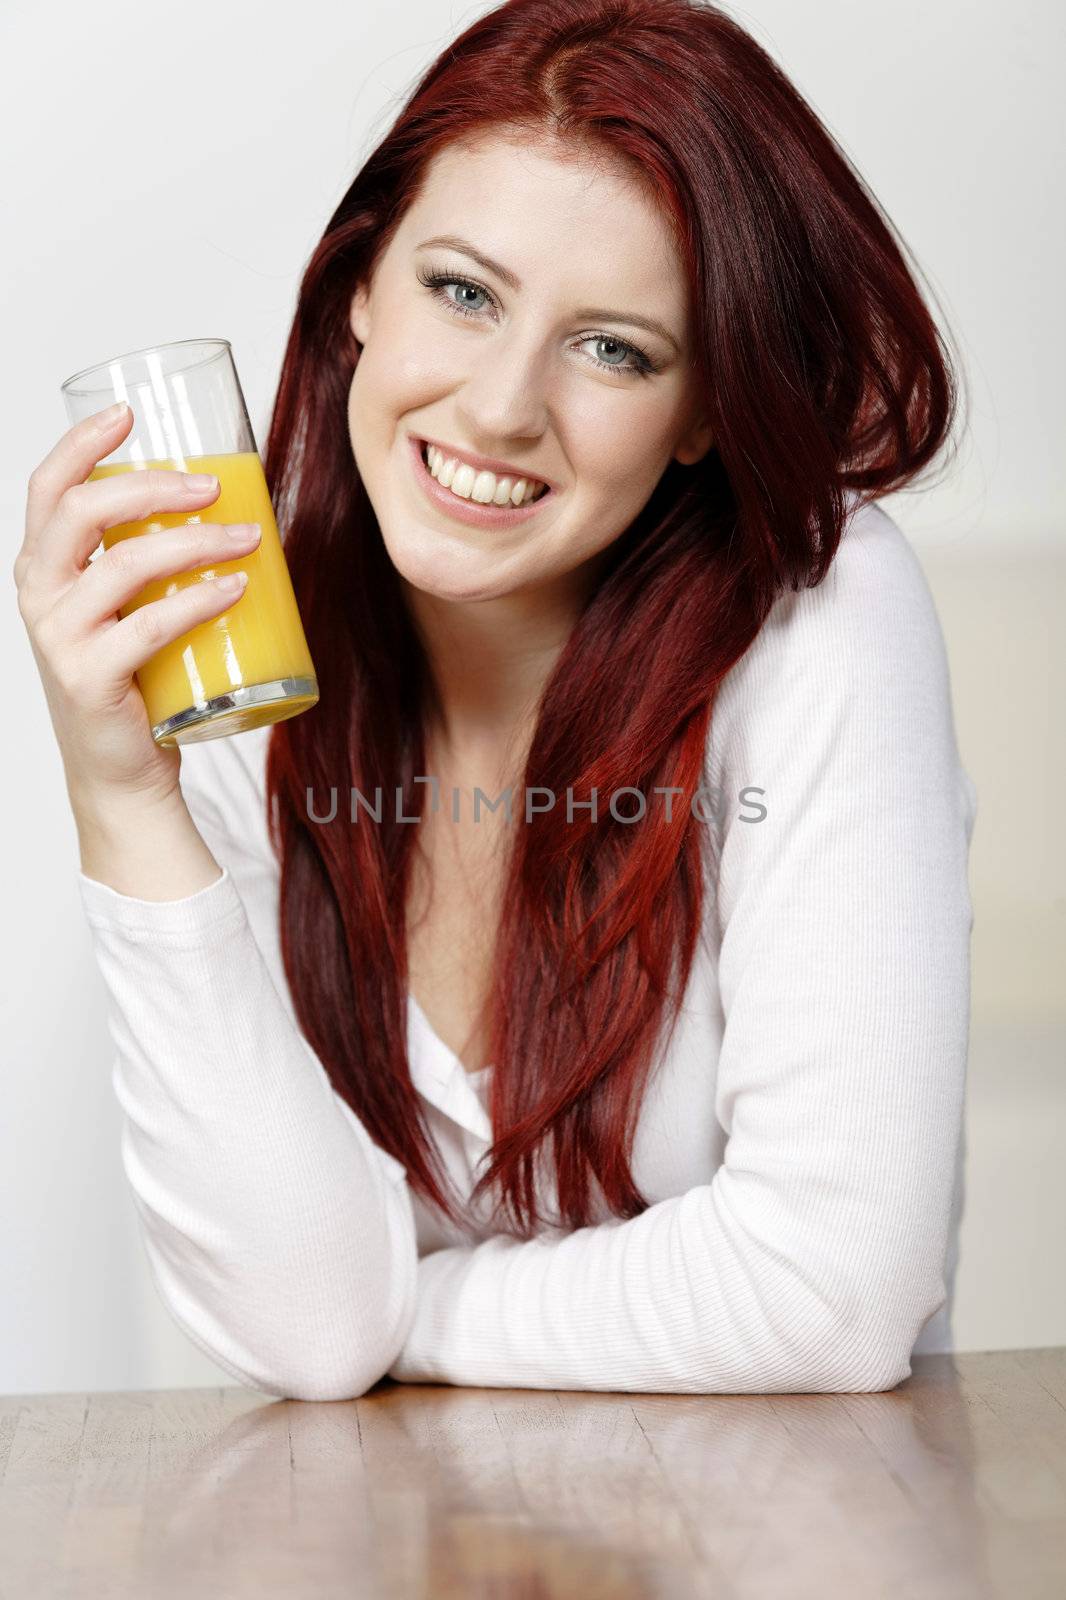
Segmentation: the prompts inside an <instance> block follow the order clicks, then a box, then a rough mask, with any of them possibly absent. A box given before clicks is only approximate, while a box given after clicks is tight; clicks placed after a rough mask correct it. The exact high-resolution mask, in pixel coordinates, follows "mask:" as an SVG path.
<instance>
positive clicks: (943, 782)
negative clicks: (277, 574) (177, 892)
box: [78, 506, 976, 1400]
mask: <svg viewBox="0 0 1066 1600" xmlns="http://www.w3.org/2000/svg"><path fill="white" fill-rule="evenodd" d="M269 736H270V729H269V728H264V729H259V730H255V731H252V732H248V733H244V734H238V735H234V736H231V737H229V738H225V739H218V740H214V741H211V742H208V743H206V744H201V745H193V746H187V747H186V748H185V749H184V751H183V756H182V765H181V784H182V789H183V792H184V794H185V797H186V800H187V803H188V805H189V808H190V811H191V813H192V815H193V818H194V820H195V821H196V823H197V825H198V826H199V828H200V829H201V831H202V833H203V836H204V838H205V840H206V842H207V844H208V845H209V847H210V849H211V851H212V853H213V854H214V856H215V858H216V860H217V861H218V863H219V867H220V869H221V875H220V877H219V878H218V879H217V880H216V881H215V882H214V883H212V884H211V885H210V886H209V887H207V888H205V889H202V890H200V891H199V892H198V893H197V894H193V895H190V896H188V897H187V898H184V899H180V900H174V901H145V900H140V899H136V898H134V897H131V896H128V895H123V894H119V893H117V892H116V891H115V890H113V889H112V888H110V887H109V886H107V885H105V884H102V883H99V882H97V881H96V880H94V879H92V878H89V877H87V876H86V875H85V874H84V873H82V872H79V873H78V878H79V883H80V889H81V894H82V897H83V902H84V906H85V910H86V914H87V917H88V921H89V924H90V927H91V930H92V939H93V948H94V951H95V955H96V957H97V960H98V962H99V966H100V969H101V972H102V975H103V979H104V982H105V985H106V990H107V995H108V1002H109V1004H108V1017H109V1029H110V1033H111V1036H112V1039H113V1043H114V1048H115V1051H116V1055H115V1058H114V1067H113V1075H112V1081H113V1084H114V1088H115V1091H116V1093H117V1095H118V1098H119V1101H120V1103H121V1105H122V1108H123V1110H124V1112H125V1118H124V1123H123V1141H122V1158H123V1164H124V1168H125V1171H126V1174H127V1176H128V1178H129V1182H130V1184H131V1186H132V1191H133V1195H134V1198H135V1201H136V1205H137V1208H138V1211H139V1214H140V1217H141V1220H142V1223H143V1238H144V1242H145V1246H146V1249H147V1255H148V1260H149V1263H150V1266H151V1270H152V1274H153V1278H154V1281H155V1283H156V1285H157V1287H158V1289H159V1291H160V1293H161V1295H162V1297H163V1300H164V1301H165V1303H166V1305H167V1306H168V1307H169V1309H170V1311H171V1313H172V1315H173V1316H174V1318H175V1319H176V1321H177V1322H178V1323H179V1324H180V1326H181V1327H182V1328H183V1329H184V1330H185V1332H186V1333H187V1334H188V1336H189V1337H190V1338H191V1339H192V1340H193V1341H194V1343H195V1344H197V1345H198V1346H199V1347H200V1348H201V1349H203V1350H204V1351H206V1352H207V1354H208V1355H209V1356H211V1357H212V1358H213V1359H214V1360H215V1361H216V1362H217V1363H218V1365H219V1366H221V1367H222V1368H224V1369H225V1370H226V1371H227V1372H229V1373H231V1374H232V1375H233V1376H234V1377H235V1378H237V1379H238V1380H240V1381H241V1382H242V1383H246V1384H249V1385H251V1386H253V1387H255V1388H257V1389H259V1390H262V1391H264V1392H266V1393H268V1394H276V1395H285V1396H288V1397H292V1398H296V1399H309V1400H315V1399H318V1400H328V1399H338V1398H345V1397H351V1396H356V1395H359V1394H362V1393H364V1392H365V1390H366V1389H368V1388H369V1387H370V1386H371V1385H372V1384H374V1383H375V1382H376V1381H377V1380H378V1379H380V1378H381V1377H382V1376H383V1375H385V1374H386V1373H388V1374H390V1375H391V1376H392V1377H394V1378H396V1379H399V1380H401V1381H415V1382H442V1383H451V1384H472V1385H485V1386H494V1387H521V1388H535V1389H544V1388H547V1389H578V1390H580V1389H592V1390H617V1391H635V1392H640V1391H645V1392H656V1391H668V1392H680V1393H717V1392H724V1393H744V1392H759V1391H764V1392H772V1391H835V1390H840V1391H849V1390H851V1391H864V1390H879V1389H887V1388H891V1387H893V1386H894V1385H895V1384H897V1383H899V1382H900V1381H901V1380H902V1379H904V1378H906V1377H907V1376H908V1375H909V1373H910V1370H911V1367H910V1355H911V1353H912V1351H920V1350H943V1349H950V1348H951V1343H952V1340H951V1330H950V1320H949V1318H950V1309H951V1300H952V1294H953V1288H954V1275H955V1264H956V1260H957V1250H958V1225H959V1218H960V1214H961V1205H962V1197H963V1177H962V1163H963V1157H964V1140H963V1102H964V1085H965V1072H966V1056H967V1041H968V1023H969V995H970V933H971V927H972V912H971V902H970V895H969V886H968V850H969V843H970V839H971V835H972V829H973V823H974V816H975V810H976V795H975V790H974V786H973V784H972V783H971V781H970V778H969V777H968V775H967V774H966V772H965V771H964V769H963V767H962V765H961V763H960V760H959V755H958V751H957V746H956V740H955V732H954V723H953V716H952V708H951V693H950V683H949V674H948V667H947V661H946V654H945V649H944V643H943V637H942V633H941V629H940V625H939V622H938V619H937V615H936V611H935V608H934V605H933V601H932V598H931V595H930V593H929V589H928V586H927V584H926V581H925V578H924V575H923V573H922V569H921V567H920V565H919V562H918V560H917V558H916V556H915V554H914V552H913V550H912V548H911V546H910V544H909V543H908V541H907V540H906V538H905V537H904V535H903V534H902V533H901V531H900V530H899V529H898V527H897V526H896V525H895V523H894V522H892V521H891V519H890V518H889V517H888V516H887V515H886V514H885V513H884V512H883V511H882V510H881V509H880V508H879V507H877V506H871V507H866V508H865V509H863V510H861V511H860V512H859V513H858V514H857V515H856V516H855V517H854V519H853V521H852V522H851V523H850V524H849V526H848V528H847V531H846V532H845V535H844V538H843V541H842V543H841V546H840V549H839V552H838V555H837V557H836V560H835V561H834V564H833V566H832V569H831V571H830V573H829V575H828V577H827V578H826V580H825V581H824V582H823V583H822V584H821V585H819V586H818V587H817V588H816V589H814V590H805V591H803V592H801V593H799V594H792V593H786V594H783V595H781V596H780V597H779V598H778V600H777V601H776V602H775V605H774V607H773V609H772V611H771V613H770V616H769V617H768V619H767V621H766V623H765V624H764V626H763V628H762V629H761V631H760V633H759V635H758V637H757V638H756V640H755V642H754V643H753V645H752V646H751V648H750V649H749V650H748V652H747V653H746V655H745V656H744V657H743V658H742V659H741V660H740V661H739V662H738V663H737V664H736V666H735V667H734V668H733V669H732V671H731V672H730V674H729V675H728V677H727V679H726V680H725V682H724V683H723V685H722V688H721V691H720V694H719V697H718V700H717V703H716V706H715V711H714V716H713V722H712V730H711V735H710V739H709V743H708V750H707V772H708V782H709V783H710V784H712V785H716V786H717V787H718V788H719V789H720V790H721V791H722V793H723V794H724V795H725V796H727V797H728V798H730V799H731V800H732V802H733V803H732V804H731V805H730V806H729V807H728V808H727V809H726V810H725V811H724V813H723V816H722V821H721V823H720V824H719V831H718V835H717V837H718V839H719V848H720V865H719V870H718V871H717V873H716V874H715V882H714V883H713V884H712V885H710V886H709V891H710V892H709V893H708V896H707V909H706V920H705V928H704V937H703V939H702V941H701V945H700V950H699V955H698V957H697V960H696V962H695V964H694V967H693V970H692V974H691V978H690V982H689V985H688V988H687V990H686V993H685V996H684V1005H683V1009H682V1015H681V1017H680V1019H679V1021H678V1024H677V1028H676V1031H675V1033H674V1036H673V1039H672V1042H671V1044H670V1046H669V1049H668V1050H667V1051H666V1052H665V1053H663V1054H662V1056H661V1060H660V1061H659V1063H658V1065H657V1067H656V1069H655V1072H654V1075H653V1077H652V1079H651V1081H650V1084H649V1088H648V1091H647V1093H646V1096H645V1100H644V1103H643V1107H642V1112H641V1117H640V1122H639V1125H638V1131H637V1137H636V1143H635V1147H634V1151H633V1174H634V1178H635V1180H636V1182H637V1184H638V1186H639V1187H640V1189H641V1190H642V1192H643V1193H644V1194H645V1196H646V1197H647V1198H648V1200H649V1205H648V1208H647V1210H645V1211H644V1212H643V1213H642V1214H641V1215H640V1216H638V1217H636V1218H633V1219H631V1220H626V1221H622V1220H620V1219H618V1218H617V1217H612V1216H610V1215H607V1214H603V1215H601V1216H598V1217H596V1218H595V1220H594V1222H593V1223H592V1225H590V1226H588V1227H584V1228H581V1229H578V1230H576V1231H566V1230H562V1229H552V1228H546V1229H545V1230H543V1231H542V1232H541V1233H540V1234H539V1235H538V1236H537V1237H535V1238H533V1239H529V1240H519V1239H515V1238H513V1237H511V1236H508V1235H504V1234H499V1233H497V1234H495V1235H494V1234H493V1233H492V1232H491V1230H490V1228H489V1226H488V1223H487V1218H488V1212H489V1202H488V1200H486V1201H485V1203H484V1205H483V1208H482V1213H481V1219H482V1220H481V1222H480V1223H479V1225H478V1226H477V1227H476V1228H474V1229H473V1230H472V1231H470V1232H459V1231H457V1230H456V1229H455V1228H454V1227H453V1226H451V1225H450V1224H449V1223H448V1222H447V1221H446V1219H444V1218H443V1217H442V1216H441V1214H440V1213H439V1212H438V1211H437V1210H436V1208H429V1207H427V1206H426V1205H425V1204H424V1203H423V1201H422V1200H421V1198H420V1197H418V1196H416V1195H414V1194H413V1193H412V1191H411V1190H410V1187H409V1185H408V1183H407V1176H406V1171H405V1168H404V1167H403V1166H402V1165H401V1164H400V1162H398V1161H397V1160H395V1159H394V1158H393V1157H392V1156H391V1155H389V1154H387V1153H386V1152H385V1151H383V1150H382V1149H380V1148H379V1147H378V1146H377V1145H376V1144H375V1143H374V1142H373V1141H372V1139H371V1138H370V1136H369V1135H368V1134H367V1132H366V1130H365V1129H364V1128H363V1126H362V1124H361V1123H360V1122H359V1121H358V1119H357V1118H356V1116H355V1115H354V1113H353V1112H352V1111H351V1109H350V1108H349V1107H348V1106H347V1105H346V1104H345V1103H344V1102H343V1101H342V1100H341V1099H340V1098H339V1096H338V1095H337V1094H336V1093H335V1092H334V1091H333V1089H332V1087H331V1085H330V1083H329V1080H328V1078H327V1076H326V1073H325V1071H324V1069H323V1067H322V1064H321V1063H320V1061H319V1060H318V1058H317V1056H316V1055H315V1054H314V1052H313V1051H312V1049H311V1047H310V1045H309V1044H308V1043H307V1041H306V1039H305V1038H304V1036H303V1034H302V1033H301V1031H300V1029H299V1027H298V1026H297V1023H296V1021H295V1013H294V1008H293V1005H292V999H291V995H290V992H289V989H288V985H287V980H286V977H285V973H284V969H283V966H282V961H281V954H280V946H279V938H278V927H277V924H278V879H279V871H278V864H277V861H276V858H275V857H274V854H273V851H272V849H271V847H270V844H269V839H268V834H267V825H266V809H265V789H264V765H265V758H266V751H267V743H268V739H269ZM745 790H747V791H749V793H748V795H747V796H746V797H745V802H743V803H742V802H740V801H739V800H738V799H737V797H738V796H739V795H740V794H741V791H745ZM753 790H759V791H762V792H761V793H759V794H754V795H752V794H751V791H753ZM651 798H652V797H649V805H650V803H651ZM322 803H324V801H323V802H322ZM759 808H765V815H764V816H761V817H760V816H759V815H758V812H759ZM753 817H755V818H756V819H757V820H753ZM371 825H372V824H371ZM637 825H638V826H639V823H638V824H637ZM407 1043H408V1054H409V1060H410V1070H411V1077H412V1081H413V1083H414V1085H415V1087H416V1089H417V1090H418V1092H419V1094H420V1096H421V1098H422V1100H423V1102H424V1104H425V1107H426V1113H427V1117H428V1121H429V1125H430V1128H431V1130H432V1132H433V1135H434V1137H435V1138H436V1139H437V1141H438V1142H439V1145H440V1147H441V1149H442V1152H443V1154H444V1157H445V1159H446V1161H447V1163H448V1166H449V1169H450V1170H451V1171H452V1172H453V1173H454V1174H455V1176H456V1178H457V1180H458V1181H459V1183H460V1186H461V1190H462V1192H463V1193H464V1195H468V1194H469V1192H470V1189H471V1188H472V1186H473V1183H474V1181H475V1179H476V1177H477V1176H478V1174H479V1171H480V1170H481V1169H480V1166H479V1163H480V1162H481V1161H482V1158H483V1157H484V1155H485V1153H486V1150H487V1148H488V1146H489V1144H490V1142H491V1127H490V1123H489V1120H488V1116H487V1111H486V1080H487V1078H488V1075H489V1073H490V1072H491V1071H492V1070H493V1068H492V1067H491V1066H489V1067H487V1068H485V1069H483V1070H482V1071H481V1072H480V1073H477V1074H472V1073H468V1072H467V1071H466V1070H464V1068H463V1066H462V1064H461V1063H460V1062H459V1060H458V1058H457V1057H456V1056H455V1055H454V1054H453V1052H452V1051H451V1050H450V1049H448V1048H447V1047H446V1046H445V1045H444V1044H443V1043H442V1042H441V1041H440V1040H439V1039H438V1038H437V1037H436V1036H435V1035H434V1033H433V1031H432V1029H431V1028H430V1026H429V1023H428V1022H427V1020H426V1017H425V1016H424V1014H423V1013H422V1012H421V1011H420V1009H419V1007H418V1005H417V1003H416V1001H415V999H414V998H413V996H411V997H409V1000H408V1036H407ZM593 1188H594V1190H595V1186H593ZM597 1193H598V1191H597ZM555 1198H556V1197H555V1196H554V1194H552V1196H551V1197H550V1201H549V1209H550V1214H553V1215H554V1214H555V1208H554V1201H555ZM546 1214H548V1213H546Z"/></svg>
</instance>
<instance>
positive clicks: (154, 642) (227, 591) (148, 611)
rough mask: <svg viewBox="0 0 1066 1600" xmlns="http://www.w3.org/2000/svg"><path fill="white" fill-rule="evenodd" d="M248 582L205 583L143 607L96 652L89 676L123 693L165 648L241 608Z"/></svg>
mask: <svg viewBox="0 0 1066 1600" xmlns="http://www.w3.org/2000/svg"><path fill="white" fill-rule="evenodd" d="M234 580H236V587H233V584H234ZM247 581H248V574H247V572H244V571H239V572H231V573H226V574H225V575H224V576H223V577H219V578H204V579H201V580H199V581H198V582H195V583H190V584H188V585H187V586H186V587H185V588H184V589H179V590H177V591H176V593H174V594H168V595H165V596H164V597H163V599H161V600H152V601H151V602H150V603H149V604H148V605H144V606H139V607H138V609H137V610H136V611H134V612H132V613H131V614H130V616H128V617H124V618H123V619H122V621H121V622H116V623H115V626H114V627H113V628H109V629H108V631H107V632H106V633H105V634H104V635H103V637H102V638H101V639H100V641H99V643H98V644H97V645H96V646H95V647H94V649H93V652H92V655H93V658H94V660H95V662H96V663H98V665H94V666H92V667H87V670H88V671H90V672H92V673H93V674H94V676H95V675H96V674H99V676H98V677H96V682H97V683H98V685H99V687H100V688H101V690H103V691H104V692H107V691H112V692H113V691H117V690H118V689H120V688H121V687H122V686H123V685H124V684H126V683H128V682H129V680H130V678H132V676H133V674H134V673H135V672H136V671H137V668H138V667H141V666H143V665H144V663H145V662H146V661H147V660H149V658H150V657H151V656H154V655H155V654H156V652H157V651H158V650H162V648H163V647H164V645H168V644H172V643H173V641H174V640H175V639H180V638H182V637H183V636H184V635H185V634H186V633H188V632H189V631H190V630H191V629H192V628H195V627H196V626H197V624H198V623H201V622H206V621H207V620H208V619H209V618H211V617H217V616H221V614H222V613H223V612H224V611H228V610H230V609H231V608H232V607H233V606H235V605H237V604H238V603H239V602H240V600H241V599H242V598H243V596H244V594H245V592H246V588H245V586H246V584H247ZM86 657H87V659H88V652H86Z"/></svg>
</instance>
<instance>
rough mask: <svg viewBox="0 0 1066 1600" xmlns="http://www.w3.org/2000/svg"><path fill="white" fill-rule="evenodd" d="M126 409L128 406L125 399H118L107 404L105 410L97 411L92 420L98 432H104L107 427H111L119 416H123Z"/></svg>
mask: <svg viewBox="0 0 1066 1600" xmlns="http://www.w3.org/2000/svg"><path fill="white" fill-rule="evenodd" d="M128 410H129V406H128V405H127V404H126V402H125V400H119V401H116V403H115V404H114V405H113V406H108V408H107V410H106V411H98V412H97V414H96V416H95V417H94V418H93V421H94V422H95V424H96V426H97V428H99V430H100V432H101V433H105V432H106V431H107V429H108V428H113V427H114V426H115V423H116V422H117V421H118V419H119V417H122V416H125V414H126V412H127V411H128Z"/></svg>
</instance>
